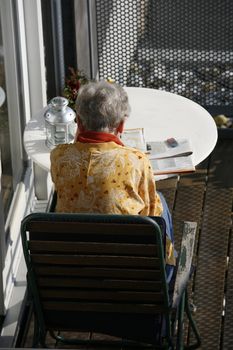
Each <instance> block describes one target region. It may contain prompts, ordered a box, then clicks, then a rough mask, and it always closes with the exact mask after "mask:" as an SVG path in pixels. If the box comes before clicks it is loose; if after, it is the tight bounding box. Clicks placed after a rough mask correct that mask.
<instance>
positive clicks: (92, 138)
mask: <svg viewBox="0 0 233 350" xmlns="http://www.w3.org/2000/svg"><path fill="white" fill-rule="evenodd" d="M77 141H79V142H82V143H102V142H111V141H112V142H115V143H117V144H118V145H121V146H124V144H123V143H122V142H121V140H120V139H119V138H118V137H117V136H116V135H113V134H108V133H107V132H99V131H84V132H81V133H80V134H78V136H77Z"/></svg>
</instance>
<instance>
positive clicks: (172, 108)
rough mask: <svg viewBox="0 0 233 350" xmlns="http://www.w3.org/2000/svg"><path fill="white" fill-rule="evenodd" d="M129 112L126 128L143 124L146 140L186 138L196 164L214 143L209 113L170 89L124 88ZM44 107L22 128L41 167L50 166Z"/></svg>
mask: <svg viewBox="0 0 233 350" xmlns="http://www.w3.org/2000/svg"><path fill="white" fill-rule="evenodd" d="M125 90H126V91H127V93H128V96H129V102H130V105H131V115H130V117H129V119H128V120H127V122H126V125H125V127H126V128H138V127H143V128H144V132H145V139H146V141H148V142H149V141H156V140H165V139H167V138H170V137H175V138H188V139H189V140H190V142H191V144H192V147H193V161H194V164H195V165H197V164H199V163H200V162H201V161H203V160H204V159H205V158H206V157H208V155H209V154H210V153H211V151H212V150H213V148H214V147H215V144H216V142H217V128H216V125H215V122H214V120H213V118H212V116H211V115H210V114H209V113H208V112H207V111H206V110H205V109H204V108H203V107H201V106H200V105H198V104H197V103H195V102H193V101H191V100H189V99H187V98H185V97H182V96H179V95H176V94H172V93H170V92H165V91H160V90H155V89H147V88H135V87H127V88H125ZM43 114H44V110H42V111H40V112H39V113H38V114H36V115H35V116H34V117H33V119H31V120H30V122H29V123H28V124H27V126H26V128H25V131H24V146H25V149H26V152H27V154H28V156H29V157H30V158H31V159H32V160H33V161H34V162H35V163H36V164H38V165H39V166H41V167H42V168H43V169H45V170H47V171H49V169H50V151H51V150H50V149H49V148H48V147H47V146H46V145H45V138H46V135H45V125H44V118H43Z"/></svg>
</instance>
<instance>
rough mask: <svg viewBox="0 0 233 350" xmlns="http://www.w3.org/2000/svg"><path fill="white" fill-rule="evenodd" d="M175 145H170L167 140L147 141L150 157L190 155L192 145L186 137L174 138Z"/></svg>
mask: <svg viewBox="0 0 233 350" xmlns="http://www.w3.org/2000/svg"><path fill="white" fill-rule="evenodd" d="M176 142H177V145H176V146H175V147H172V146H171V145H169V143H168V142H166V140H165V141H158V142H154V141H153V142H148V143H147V144H148V145H149V146H150V151H149V152H150V155H149V158H150V159H160V158H169V157H183V156H188V155H191V154H192V153H193V152H192V147H191V144H190V142H189V140H188V139H176Z"/></svg>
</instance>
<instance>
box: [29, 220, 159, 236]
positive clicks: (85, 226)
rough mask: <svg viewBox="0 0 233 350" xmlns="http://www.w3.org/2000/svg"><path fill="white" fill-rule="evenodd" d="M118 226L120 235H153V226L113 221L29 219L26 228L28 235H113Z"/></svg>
mask: <svg viewBox="0 0 233 350" xmlns="http://www.w3.org/2000/svg"><path fill="white" fill-rule="evenodd" d="M119 227H120V231H121V234H122V235H126V236H127V235H128V236H144V235H150V236H153V235H154V234H155V233H154V229H153V226H151V225H147V224H134V223H132V224H114V223H95V222H93V223H84V222H79V223H78V224H77V223H76V222H69V223H68V222H62V221H61V222H50V221H38V222H37V221H31V222H30V223H28V225H27V229H28V230H29V231H30V237H31V238H32V237H33V235H36V236H37V235H38V233H47V234H48V237H52V235H53V234H54V235H56V234H58V233H62V234H69V235H70V234H75V235H77V233H80V234H83V233H84V234H91V235H93V234H95V235H99V234H101V235H103V236H108V235H114V234H119Z"/></svg>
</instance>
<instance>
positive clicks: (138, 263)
mask: <svg viewBox="0 0 233 350" xmlns="http://www.w3.org/2000/svg"><path fill="white" fill-rule="evenodd" d="M31 259H32V261H33V263H35V264H52V265H79V266H116V267H117V266H118V267H134V268H145V267H148V268H156V267H158V266H159V259H158V258H151V257H135V256H114V255H110V256H107V255H105V256H100V255H89V256H88V255H83V256H82V255H76V256H75V255H58V254H57V255H50V254H44V255H39V254H31Z"/></svg>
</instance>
